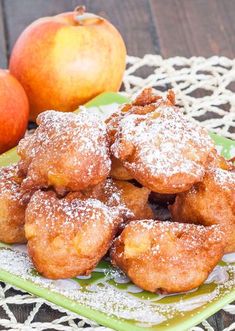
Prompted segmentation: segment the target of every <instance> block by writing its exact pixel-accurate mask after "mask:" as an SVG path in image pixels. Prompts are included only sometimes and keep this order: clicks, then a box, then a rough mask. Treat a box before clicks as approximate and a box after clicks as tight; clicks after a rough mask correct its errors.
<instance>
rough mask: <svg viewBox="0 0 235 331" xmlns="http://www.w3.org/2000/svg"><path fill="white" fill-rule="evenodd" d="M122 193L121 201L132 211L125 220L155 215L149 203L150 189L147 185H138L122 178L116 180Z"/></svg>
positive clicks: (148, 217) (147, 217)
mask: <svg viewBox="0 0 235 331" xmlns="http://www.w3.org/2000/svg"><path fill="white" fill-rule="evenodd" d="M114 184H115V185H116V186H117V187H118V189H119V191H120V195H121V201H122V202H123V203H124V204H125V206H126V207H127V208H128V209H129V210H130V211H131V214H132V215H128V217H127V218H126V219H124V220H125V221H129V220H141V219H151V218H153V217H154V214H153V211H152V209H151V207H150V205H149V202H148V198H149V194H150V190H149V189H147V188H146V187H136V186H135V185H133V184H132V183H129V182H127V181H121V180H114Z"/></svg>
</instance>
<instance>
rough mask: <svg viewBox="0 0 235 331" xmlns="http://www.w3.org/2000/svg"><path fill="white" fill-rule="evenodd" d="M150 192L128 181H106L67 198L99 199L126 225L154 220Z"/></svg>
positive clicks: (109, 179)
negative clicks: (141, 220)
mask: <svg viewBox="0 0 235 331" xmlns="http://www.w3.org/2000/svg"><path fill="white" fill-rule="evenodd" d="M149 194H150V190H149V189H147V188H145V187H136V186H135V185H133V184H132V183H129V182H127V181H120V180H113V179H112V178H108V179H106V180H105V181H104V182H102V183H100V184H98V185H96V186H95V187H93V188H91V189H88V190H85V191H80V192H73V193H69V194H68V195H67V197H70V198H71V197H72V198H74V197H79V198H80V199H83V200H85V199H90V198H92V199H97V200H100V201H101V202H103V203H104V204H106V205H107V206H108V207H110V208H112V209H113V212H114V213H116V217H117V219H118V220H119V219H120V218H121V219H122V221H123V222H124V223H126V222H128V221H131V220H137V219H150V218H153V216H154V214H153V211H152V209H151V207H150V205H149V203H148V197H149Z"/></svg>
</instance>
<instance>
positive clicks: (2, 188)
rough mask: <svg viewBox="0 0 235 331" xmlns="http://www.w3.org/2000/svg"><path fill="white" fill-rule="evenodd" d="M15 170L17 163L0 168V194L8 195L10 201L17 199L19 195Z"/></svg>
mask: <svg viewBox="0 0 235 331" xmlns="http://www.w3.org/2000/svg"><path fill="white" fill-rule="evenodd" d="M17 170H18V166H17V165H11V166H8V167H3V168H0V196H2V197H4V196H5V195H8V196H10V199H11V200H12V201H19V200H20V197H21V194H20V184H19V180H18V181H17Z"/></svg>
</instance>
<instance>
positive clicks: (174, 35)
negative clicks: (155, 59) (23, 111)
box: [0, 0, 235, 67]
mask: <svg viewBox="0 0 235 331" xmlns="http://www.w3.org/2000/svg"><path fill="white" fill-rule="evenodd" d="M80 4H83V5H85V6H86V8H87V11H89V12H94V13H97V14H100V15H101V16H104V17H106V18H108V19H109V20H111V22H112V23H113V24H114V25H115V26H116V27H117V28H118V29H119V31H120V32H121V34H122V36H123V38H124V40H125V42H126V45H127V50H128V54H129V55H135V56H140V57H141V56H143V55H144V54H146V53H152V54H161V55H163V56H164V57H171V56H176V55H179V56H186V57H190V56H193V55H195V56H198V55H201V56H205V57H208V56H211V55H220V56H221V55H223V56H227V57H229V58H234V56H235V19H234V17H235V0H83V1H78V0H76V1H74V0H33V1H32V0H0V67H6V65H7V58H8V57H9V54H10V52H11V49H12V47H13V45H14V43H15V41H16V39H17V37H18V36H19V34H20V33H21V32H22V30H23V29H24V28H25V27H26V26H27V25H28V24H29V23H31V22H32V21H33V20H35V19H37V18H39V17H42V16H48V15H49V16H50V15H54V14H56V13H61V12H63V11H69V10H73V9H74V8H75V7H76V6H77V5H80Z"/></svg>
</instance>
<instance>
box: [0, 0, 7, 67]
mask: <svg viewBox="0 0 235 331" xmlns="http://www.w3.org/2000/svg"><path fill="white" fill-rule="evenodd" d="M6 67H7V44H6V39H5V27H4V14H3V3H2V0H0V68H6Z"/></svg>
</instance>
